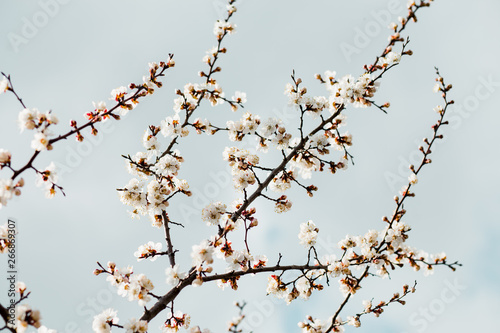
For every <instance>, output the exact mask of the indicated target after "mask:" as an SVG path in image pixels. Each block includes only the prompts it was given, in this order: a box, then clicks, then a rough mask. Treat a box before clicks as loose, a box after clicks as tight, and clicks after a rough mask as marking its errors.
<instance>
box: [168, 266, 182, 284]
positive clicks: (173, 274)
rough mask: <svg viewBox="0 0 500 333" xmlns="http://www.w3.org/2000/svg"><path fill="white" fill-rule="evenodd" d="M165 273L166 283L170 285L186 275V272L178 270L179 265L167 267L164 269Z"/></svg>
mask: <svg viewBox="0 0 500 333" xmlns="http://www.w3.org/2000/svg"><path fill="white" fill-rule="evenodd" d="M165 275H166V276H167V284H170V285H172V286H176V285H177V284H178V283H179V281H180V280H183V279H185V278H187V276H188V275H187V273H186V272H179V265H174V266H173V267H168V268H167V269H166V270H165Z"/></svg>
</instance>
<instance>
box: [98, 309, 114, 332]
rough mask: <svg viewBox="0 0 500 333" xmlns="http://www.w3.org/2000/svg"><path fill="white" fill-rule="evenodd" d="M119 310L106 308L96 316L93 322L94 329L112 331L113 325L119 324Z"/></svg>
mask: <svg viewBox="0 0 500 333" xmlns="http://www.w3.org/2000/svg"><path fill="white" fill-rule="evenodd" d="M116 315H117V311H115V310H113V309H111V308H110V309H106V310H104V311H103V312H101V313H100V314H98V315H97V316H95V317H94V321H93V322H92V329H93V330H94V332H96V333H109V332H111V327H112V326H113V325H116V324H118V321H119V319H118V317H117V316H116Z"/></svg>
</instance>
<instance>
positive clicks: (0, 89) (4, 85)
mask: <svg viewBox="0 0 500 333" xmlns="http://www.w3.org/2000/svg"><path fill="white" fill-rule="evenodd" d="M7 90H9V80H8V79H7V78H6V77H4V78H3V79H2V80H0V94H3V93H4V92H6V91H7Z"/></svg>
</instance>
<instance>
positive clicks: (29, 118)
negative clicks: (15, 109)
mask: <svg viewBox="0 0 500 333" xmlns="http://www.w3.org/2000/svg"><path fill="white" fill-rule="evenodd" d="M58 122H59V120H58V119H57V117H56V116H54V115H53V114H52V113H51V111H47V112H45V113H42V112H40V111H38V109H35V108H32V109H24V110H22V111H21V112H19V117H18V123H19V127H20V128H21V132H22V131H23V130H24V129H28V130H36V133H35V135H34V138H33V141H31V148H33V149H35V150H38V151H41V150H51V149H52V145H51V144H50V142H49V141H50V140H49V137H50V136H51V135H52V133H51V132H50V131H49V130H48V128H49V126H50V125H52V124H54V125H55V124H57V123H58Z"/></svg>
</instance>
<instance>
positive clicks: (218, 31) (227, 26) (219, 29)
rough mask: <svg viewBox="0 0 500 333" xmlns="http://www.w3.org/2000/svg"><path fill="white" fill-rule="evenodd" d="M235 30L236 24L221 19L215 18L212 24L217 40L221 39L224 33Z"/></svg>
mask: <svg viewBox="0 0 500 333" xmlns="http://www.w3.org/2000/svg"><path fill="white" fill-rule="evenodd" d="M235 31H236V24H234V23H231V22H227V21H223V20H217V22H215V25H214V35H215V36H216V37H217V39H218V40H221V39H222V37H223V36H224V35H226V34H229V35H230V34H233V33H234V32H235Z"/></svg>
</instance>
